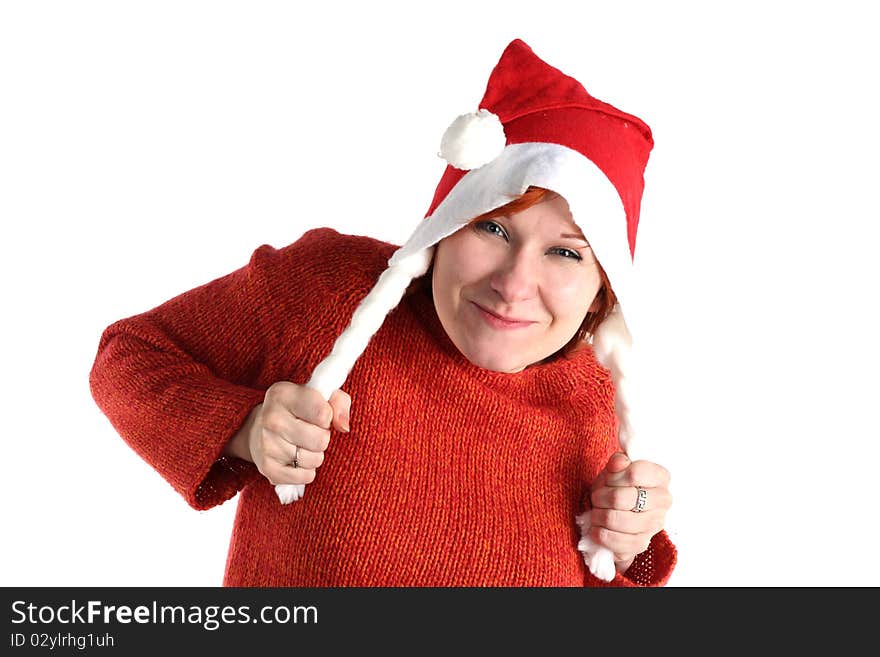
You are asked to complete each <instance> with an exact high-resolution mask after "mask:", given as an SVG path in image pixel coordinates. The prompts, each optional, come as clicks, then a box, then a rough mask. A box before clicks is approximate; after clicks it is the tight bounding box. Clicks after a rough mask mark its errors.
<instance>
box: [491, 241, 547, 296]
mask: <svg viewBox="0 0 880 657" xmlns="http://www.w3.org/2000/svg"><path fill="white" fill-rule="evenodd" d="M490 285H491V287H492V289H493V290H495V291H496V292H497V293H498V294H499V295H500V296H501V298H502V299H504V301H505V302H506V303H511V304H512V303H514V302H517V301H523V300H525V299H531V298H533V297H534V296H535V295H536V294H537V291H538V272H537V269H536V266H535V264H534V263H533V262H531V260H530V259H529V257H528V254H527V253H526V252H525V249H519V250H511V251H510V252H509V254H508V255H507V257H506V258H505V259H504V261H503V262H502V263H500V264H499V266H498V268H497V269H496V270H495V272H493V274H492V276H491V278H490Z"/></svg>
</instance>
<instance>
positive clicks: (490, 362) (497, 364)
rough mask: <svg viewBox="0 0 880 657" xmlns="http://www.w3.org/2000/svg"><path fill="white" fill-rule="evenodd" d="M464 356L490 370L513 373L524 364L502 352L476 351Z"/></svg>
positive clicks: (520, 369)
mask: <svg viewBox="0 0 880 657" xmlns="http://www.w3.org/2000/svg"><path fill="white" fill-rule="evenodd" d="M465 356H467V359H468V360H469V361H471V362H472V363H473V364H474V365H476V366H478V367H482V368H483V369H484V370H491V371H492V372H502V373H504V374H515V373H516V372H520V371H522V370H523V369H525V365H523V364H522V363H519V362H517V361H514V360H512V359H511V358H510V357H506V356H504V355H502V354H487V353H478V354H465Z"/></svg>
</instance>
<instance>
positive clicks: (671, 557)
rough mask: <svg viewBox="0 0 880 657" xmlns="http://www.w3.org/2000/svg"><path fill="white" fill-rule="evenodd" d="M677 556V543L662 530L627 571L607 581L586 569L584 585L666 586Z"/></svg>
mask: <svg viewBox="0 0 880 657" xmlns="http://www.w3.org/2000/svg"><path fill="white" fill-rule="evenodd" d="M677 558H678V551H677V550H676V548H675V545H673V544H672V541H671V540H670V539H669V536H668V535H667V534H666V532H665V531H660V532H658V533H657V534H654V536H653V537H652V538H651V542H650V543H649V544H648V549H647V550H645V551H644V552H642V553H641V554H638V555H636V558H635V559H634V560H633V562H632V564H631V565H630V567H629V568H628V569H627V571H626V572H625V573H617V574H616V575H615V576H614V579H613V580H611V581H610V582H605V581H603V580H601V579H599V578H598V577H595V576H594V575H593V574H592V573H591V572H590V571H589V570H586V581H585V582H584V585H585V586H598V587H624V588H629V587H660V586H666V583H667V582H668V581H669V577H670V576H671V575H672V571H673V570H674V569H675V562H676V560H677Z"/></svg>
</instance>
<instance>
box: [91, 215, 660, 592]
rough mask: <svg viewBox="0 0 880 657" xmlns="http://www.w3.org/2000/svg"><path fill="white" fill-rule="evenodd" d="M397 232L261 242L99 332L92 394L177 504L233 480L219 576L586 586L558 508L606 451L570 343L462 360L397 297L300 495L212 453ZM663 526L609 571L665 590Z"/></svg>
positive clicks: (591, 363)
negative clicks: (623, 570) (514, 368)
mask: <svg viewBox="0 0 880 657" xmlns="http://www.w3.org/2000/svg"><path fill="white" fill-rule="evenodd" d="M395 248H396V247H395V246H394V245H391V244H386V243H384V242H380V241H377V240H374V239H371V238H368V237H360V236H350V235H341V234H339V233H337V232H336V231H333V230H331V229H326V228H324V229H316V230H311V231H309V232H307V233H305V234H304V235H303V236H302V237H301V238H300V239H299V240H297V241H296V242H295V243H293V244H291V245H289V246H287V247H285V248H282V249H275V248H272V247H270V246H268V245H263V246H261V247H259V248H258V249H257V250H256V251H255V252H254V253H253V256H252V257H251V260H250V262H249V263H248V265H246V266H245V267H242V268H241V269H239V270H237V271H235V272H232V273H231V274H228V275H226V276H223V277H221V278H218V279H216V280H214V281H211V282H210V283H207V284H205V285H202V286H201V287H198V288H196V289H194V290H191V291H189V292H186V293H184V294H181V295H179V296H177V297H175V298H173V299H171V300H169V301H167V302H165V303H164V304H162V305H160V306H158V307H156V308H153V309H152V310H149V311H147V312H145V313H142V314H140V315H136V316H133V317H129V318H126V319H122V320H120V321H118V322H115V323H114V324H112V325H110V326H109V327H107V329H106V330H105V331H104V333H103V335H102V336H101V340H100V343H99V345H98V353H97V357H96V359H95V363H94V366H93V368H92V371H91V374H90V386H91V391H92V395H93V397H94V399H95V401H96V402H97V404H98V406H99V407H100V408H101V410H102V411H103V412H104V413H105V414H106V416H107V417H108V418H109V420H110V421H111V423H112V424H113V426H114V427H115V428H116V430H117V431H118V432H119V434H120V436H122V438H123V439H124V440H125V441H126V442H127V443H128V444H129V445H130V446H131V447H132V448H133V449H134V450H135V451H136V452H137V453H138V454H140V455H141V457H142V458H143V459H144V460H145V461H147V463H149V464H150V465H151V466H152V467H153V468H154V469H155V470H156V471H157V472H158V473H159V474H160V475H162V476H163V477H164V478H165V479H166V480H167V481H168V482H169V483H170V484H171V485H172V486H173V487H174V488H175V490H177V491H178V492H179V493H180V494H181V495H182V496H183V497H184V498H185V499H186V501H187V503H189V504H190V505H191V506H192V507H193V508H195V509H199V510H203V509H208V508H211V507H213V506H215V505H218V504H221V503H222V502H224V501H226V500H228V499H229V498H231V497H233V496H234V495H235V494H236V493H237V492H239V491H240V493H241V494H240V495H239V500H238V509H237V513H236V517H235V524H234V527H233V531H232V539H231V542H230V545H229V553H228V559H227V564H226V572H225V576H224V580H223V583H224V585H227V586H582V585H584V584H587V585H601V584H603V582H600V581H599V580H597V579H596V578H594V577H593V576H592V575H591V574H590V573H589V571H588V570H587V569H586V568H585V566H584V563H583V559H582V557H581V555H580V553H579V552H578V551H577V549H576V545H577V542H578V538H579V536H578V529H577V526H576V524H575V520H574V519H575V515H576V514H577V513H578V512H579V511H580V510H581V508H582V506H581V505H582V500H583V499H584V496H585V495H586V494H587V493H588V489H589V485H590V482H591V481H592V480H593V478H594V477H595V476H596V475H597V474H598V472H599V471H600V470H601V469H602V468H603V467H604V465H605V463H606V462H607V460H608V458H609V456H610V455H611V454H612V453H613V452H614V451H616V450H618V449H619V447H618V444H617V441H616V438H615V435H616V433H615V428H616V419H615V417H614V413H613V408H614V404H613V401H614V388H613V384H612V382H611V378H610V374H609V372H608V371H607V370H606V369H604V368H603V367H602V366H601V365H599V363H598V362H597V361H596V359H595V356H594V354H593V351H592V349H590V348H589V347H587V348H584V349H582V350H580V351H579V352H577V353H576V354H575V355H573V356H572V357H569V358H564V359H559V360H556V361H554V362H551V363H547V364H544V365H539V366H534V367H530V368H527V369H525V370H523V371H522V372H519V373H516V374H504V373H499V372H492V371H489V370H484V369H482V368H479V367H477V366H475V365H473V364H472V363H470V361H468V360H467V359H466V358H465V357H464V356H463V355H462V354H461V353H460V352H459V351H458V350H457V349H456V347H455V346H454V344H453V343H452V342H451V341H450V340H449V338H448V336H447V335H446V333H445V332H444V330H443V328H442V325H441V324H440V322H439V319H438V318H437V315H436V313H435V310H434V305H433V301H432V299H431V297H430V294H429V292H427V291H418V292H415V293H413V294H411V295H408V296H405V297H404V298H403V299H402V301H401V303H400V305H398V307H397V308H396V309H395V310H393V311H392V312H391V313H390V314H389V315H388V317H387V318H386V320H385V322H384V324H383V325H382V327H381V329H380V330H379V331H378V333H377V334H376V335H375V336H374V337H373V339H372V340H371V341H370V343H369V345H368V346H367V349H366V351H365V352H364V353H363V355H362V356H361V357H360V359H359V360H358V361H357V362H356V364H355V366H354V368H353V369H352V371H351V373H350V375H349V377H348V379H347V380H346V382H345V385H343V386H342V388H343V389H344V390H345V391H346V392H348V393H349V394H350V395H351V399H352V404H351V432H350V433H348V434H342V433H337V432H335V431H334V432H333V433H332V435H331V440H330V446H329V447H328V448H327V452H326V459H325V461H324V464H323V465H322V466H321V467H320V468H318V471H317V478H316V479H315V481H314V482H313V483H311V484H309V485H308V486H306V491H305V497H304V498H303V499H301V500H299V501H297V502H293V503H291V504H289V505H286V506H285V505H282V504H281V503H280V502H279V501H278V498H277V497H276V495H275V490H274V486H273V485H272V484H271V483H270V482H269V481H268V480H267V479H266V478H265V477H263V476H262V475H261V474H260V473H259V472H258V471H257V469H256V466H254V465H253V464H252V463H250V462H247V461H243V460H241V459H237V458H233V457H224V456H222V455H221V453H222V450H223V447H224V445H225V444H226V442H227V441H228V440H229V439H230V438H231V436H232V435H233V434H234V433H235V432H236V430H237V429H238V428H239V427H240V426H241V425H242V423H243V422H244V420H245V418H246V417H247V415H248V413H249V412H250V411H251V409H253V407H254V406H255V405H257V404H259V403H260V402H261V401H263V396H264V394H265V391H266V389H267V388H268V387H269V386H270V385H271V384H272V383H274V382H276V381H279V380H288V381H293V382H295V383H300V384H302V383H305V382H306V381H307V380H308V378H309V376H310V374H311V372H312V370H313V369H314V367H315V366H316V365H317V363H318V362H320V361H321V360H322V359H323V358H324V357H325V356H326V355H327V354H328V353H329V352H330V349H331V348H332V345H333V341H334V340H335V338H336V337H337V336H338V335H339V334H340V333H341V332H342V331H343V330H344V329H345V327H346V326H347V325H348V322H349V321H350V319H351V316H352V313H353V312H354V309H355V307H356V306H357V304H358V303H359V302H360V300H361V299H362V298H363V297H364V296H365V295H366V294H367V293H368V292H369V290H370V289H371V288H372V286H373V285H374V284H375V282H376V280H377V279H378V276H379V274H380V273H381V272H382V271H383V270H384V269H385V267H386V266H387V260H388V258H389V257H390V256H391V254H392V253H393V252H394V250H395ZM675 559H676V550H675V548H674V546H673V545H672V544H671V542H670V541H669V539H668V537H667V535H666V534H665V532H661V533H659V534H657V535H656V536H655V537H654V539H653V540H652V542H651V546H650V548H649V549H648V551H647V552H645V553H644V554H642V555H640V556H639V557H637V559H636V561H635V562H634V564H633V566H632V567H631V568H630V569H629V571H627V574H626V577H624V576H621V575H618V576H617V577H616V579H615V580H614V581H613V582H611V583H610V584H611V585H613V586H627V585H662V584H665V583H666V581H667V579H668V577H669V575H670V574H671V572H672V568H673V566H674V564H675Z"/></svg>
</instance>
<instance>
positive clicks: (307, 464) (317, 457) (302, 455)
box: [287, 447, 325, 470]
mask: <svg viewBox="0 0 880 657" xmlns="http://www.w3.org/2000/svg"><path fill="white" fill-rule="evenodd" d="M324 454H325V452H312V451H310V450H308V449H303V448H302V447H300V448H299V449H296V447H294V448H293V450H292V453H291V454H290V458H289V459H288V461H287V462H288V467H291V468H292V467H293V459H294V457H296V467H298V468H303V469H305V470H314V469H316V468H320V467H321V465H323V463H324Z"/></svg>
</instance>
